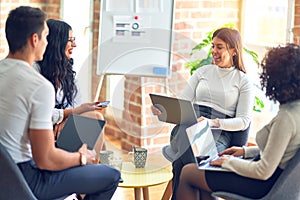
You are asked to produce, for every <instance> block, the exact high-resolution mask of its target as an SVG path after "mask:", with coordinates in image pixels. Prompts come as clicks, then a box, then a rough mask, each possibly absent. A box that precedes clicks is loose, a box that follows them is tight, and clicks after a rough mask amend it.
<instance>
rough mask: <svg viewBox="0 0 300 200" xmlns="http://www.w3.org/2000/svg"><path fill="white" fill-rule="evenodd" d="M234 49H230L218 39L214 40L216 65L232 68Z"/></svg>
mask: <svg viewBox="0 0 300 200" xmlns="http://www.w3.org/2000/svg"><path fill="white" fill-rule="evenodd" d="M234 52H235V50H234V49H228V48H227V44H226V43H225V42H224V41H223V40H221V39H220V38H218V37H214V38H213V42H212V56H213V61H214V64H216V65H218V66H219V67H225V68H227V67H231V66H232V65H233V62H232V55H233V54H234Z"/></svg>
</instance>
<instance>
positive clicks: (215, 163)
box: [209, 155, 229, 166]
mask: <svg viewBox="0 0 300 200" xmlns="http://www.w3.org/2000/svg"><path fill="white" fill-rule="evenodd" d="M228 158H229V156H228V155H227V156H220V157H219V158H217V159H215V160H212V161H210V162H209V164H210V165H211V166H222V164H223V162H225V160H227V159H228Z"/></svg>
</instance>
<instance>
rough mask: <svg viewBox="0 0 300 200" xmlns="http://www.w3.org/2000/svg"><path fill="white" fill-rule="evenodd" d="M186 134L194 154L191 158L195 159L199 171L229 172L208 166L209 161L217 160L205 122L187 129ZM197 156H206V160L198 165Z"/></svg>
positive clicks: (216, 151)
mask: <svg viewBox="0 0 300 200" xmlns="http://www.w3.org/2000/svg"><path fill="white" fill-rule="evenodd" d="M186 132H187V135H188V138H189V142H190V144H191V148H192V152H193V154H194V155H193V157H194V158H195V162H196V163H198V168H199V169H205V170H217V171H230V170H228V169H225V168H222V167H218V166H211V165H210V164H209V161H211V160H214V159H217V158H218V150H217V147H216V143H215V140H214V137H213V134H212V132H211V128H210V127H209V125H208V121H207V120H203V121H201V122H198V123H197V124H194V125H193V126H190V127H188V128H187V129H186ZM199 156H208V158H207V159H206V160H203V161H201V162H200V163H199V161H198V160H197V157H199Z"/></svg>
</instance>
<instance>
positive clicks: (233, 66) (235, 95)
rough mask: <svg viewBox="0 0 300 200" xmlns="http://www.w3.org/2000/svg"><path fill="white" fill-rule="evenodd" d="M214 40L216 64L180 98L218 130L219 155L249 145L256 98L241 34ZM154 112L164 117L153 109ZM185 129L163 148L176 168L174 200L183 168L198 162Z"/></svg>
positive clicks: (218, 34) (225, 32)
mask: <svg viewBox="0 0 300 200" xmlns="http://www.w3.org/2000/svg"><path fill="white" fill-rule="evenodd" d="M212 39H213V42H212V57H213V63H212V64H210V65H206V66H203V67H201V68H199V69H198V70H197V71H196V72H195V73H194V74H193V75H192V77H191V78H190V80H189V81H188V85H187V86H186V88H185V89H184V90H183V92H182V94H181V96H180V98H182V99H186V100H189V101H191V102H192V103H193V104H194V107H195V111H196V114H197V117H198V120H203V119H204V118H206V119H208V121H209V125H210V126H211V127H214V128H215V129H213V130H212V131H213V134H214V138H215V141H216V145H217V148H218V151H219V152H220V151H223V150H225V149H226V148H228V147H230V146H232V145H236V146H243V145H245V144H246V143H247V138H248V130H249V125H250V122H251V118H252V109H253V104H252V102H253V99H254V95H253V90H252V83H251V82H250V80H249V78H248V76H247V75H246V69H245V67H244V63H243V58H242V51H243V50H242V41H241V36H240V33H239V32H238V31H237V30H235V29H231V28H221V29H218V30H216V31H215V32H214V33H213V36H212ZM152 111H153V113H154V114H156V115H159V114H161V112H160V111H159V110H158V109H156V108H154V107H152ZM186 128H188V127H187V126H186V125H177V126H175V127H174V129H173V130H172V133H171V139H170V145H168V146H166V147H164V148H163V154H164V156H165V157H166V158H167V159H168V160H169V161H171V162H172V166H173V196H172V199H175V198H176V191H177V187H178V183H179V177H180V174H181V170H182V167H183V166H184V165H186V164H188V163H194V162H195V158H194V157H193V153H192V151H191V148H190V143H189V140H188V138H187V134H186ZM177 155H179V156H177ZM204 156H205V155H204Z"/></svg>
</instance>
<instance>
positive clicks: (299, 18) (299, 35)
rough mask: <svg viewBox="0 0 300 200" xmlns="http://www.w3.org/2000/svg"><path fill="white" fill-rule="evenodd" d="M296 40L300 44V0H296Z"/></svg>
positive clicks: (294, 30) (294, 31)
mask: <svg viewBox="0 0 300 200" xmlns="http://www.w3.org/2000/svg"><path fill="white" fill-rule="evenodd" d="M293 33H294V42H295V43H297V44H300V0H295V18H294V29H293Z"/></svg>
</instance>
